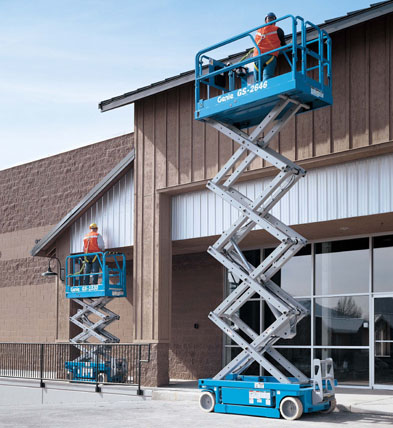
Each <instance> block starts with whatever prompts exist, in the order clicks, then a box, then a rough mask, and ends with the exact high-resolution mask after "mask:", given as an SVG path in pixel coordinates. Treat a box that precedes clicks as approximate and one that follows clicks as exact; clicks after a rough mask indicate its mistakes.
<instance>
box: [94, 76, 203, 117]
mask: <svg viewBox="0 0 393 428" xmlns="http://www.w3.org/2000/svg"><path fill="white" fill-rule="evenodd" d="M194 80H195V75H194V70H191V71H190V72H189V74H187V76H181V77H179V78H174V79H172V80H171V81H170V82H165V83H162V84H159V85H155V86H152V87H149V88H147V89H145V90H139V89H137V90H136V91H134V92H133V93H130V95H128V96H126V97H125V98H121V96H120V97H119V99H118V100H115V101H113V102H111V103H108V104H106V105H102V103H104V102H105V101H103V102H102V103H100V104H99V108H100V110H101V111H102V112H105V111H108V110H113V109H115V108H118V107H123V106H125V105H127V104H132V103H133V102H135V101H138V100H140V99H141V98H146V97H149V96H150V95H155V94H157V93H158V92H163V91H167V90H168V89H172V88H175V87H177V86H180V85H184V84H186V83H189V82H193V81H194Z"/></svg>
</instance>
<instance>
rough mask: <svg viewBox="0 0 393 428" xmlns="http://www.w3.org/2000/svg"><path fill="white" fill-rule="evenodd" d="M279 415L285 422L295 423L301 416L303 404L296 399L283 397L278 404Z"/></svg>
mask: <svg viewBox="0 0 393 428" xmlns="http://www.w3.org/2000/svg"><path fill="white" fill-rule="evenodd" d="M280 413H281V416H282V417H283V418H284V419H286V420H287V421H295V420H296V419H299V418H300V417H301V416H302V414H303V404H302V402H301V401H300V400H299V399H298V398H297V397H285V398H283V399H282V400H281V403H280Z"/></svg>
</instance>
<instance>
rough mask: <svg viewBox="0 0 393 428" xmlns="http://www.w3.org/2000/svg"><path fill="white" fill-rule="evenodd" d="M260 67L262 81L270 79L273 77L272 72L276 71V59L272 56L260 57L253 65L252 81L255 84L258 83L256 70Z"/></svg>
mask: <svg viewBox="0 0 393 428" xmlns="http://www.w3.org/2000/svg"><path fill="white" fill-rule="evenodd" d="M261 65H262V69H263V74H262V80H267V79H271V78H272V77H274V72H275V70H276V65H277V58H276V57H275V56H274V55H269V54H267V55H262V56H261V58H260V59H259V60H258V61H256V62H255V63H254V79H255V82H256V81H258V70H259V67H260V66H261Z"/></svg>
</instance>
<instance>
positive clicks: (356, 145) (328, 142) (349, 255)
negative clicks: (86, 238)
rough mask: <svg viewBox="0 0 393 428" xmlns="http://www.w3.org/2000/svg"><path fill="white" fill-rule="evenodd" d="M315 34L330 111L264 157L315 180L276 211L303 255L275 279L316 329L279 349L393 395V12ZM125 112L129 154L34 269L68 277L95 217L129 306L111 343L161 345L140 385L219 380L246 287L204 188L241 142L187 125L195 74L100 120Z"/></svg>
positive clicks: (129, 98) (384, 6) (256, 178)
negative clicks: (218, 255) (217, 314)
mask: <svg viewBox="0 0 393 428" xmlns="http://www.w3.org/2000/svg"><path fill="white" fill-rule="evenodd" d="M321 27H322V28H324V29H325V30H326V31H328V32H329V34H330V35H331V37H332V40H333V98H334V103H333V105H332V106H331V107H327V108H323V109H320V110H315V111H311V112H308V113H303V114H300V115H297V116H296V117H294V118H293V119H292V121H291V122H290V123H289V124H288V125H287V126H286V128H284V129H283V131H282V132H281V133H280V134H279V135H278V136H276V137H275V139H274V140H273V141H272V142H271V144H270V145H271V146H272V147H273V148H274V149H275V150H277V151H279V152H280V153H282V154H283V155H285V156H286V157H288V158H289V159H291V160H294V161H296V162H297V163H298V164H299V165H300V166H302V167H303V168H305V169H306V170H307V171H308V174H307V176H306V178H305V179H303V181H302V182H299V183H298V184H297V185H296V187H294V188H293V189H292V191H291V192H290V193H289V194H288V195H286V197H284V198H283V200H282V201H281V202H280V204H278V205H277V206H276V207H275V208H274V210H275V211H274V212H273V213H274V214H275V215H276V216H277V217H278V218H280V219H281V220H282V221H284V222H285V223H289V224H290V225H292V227H293V228H294V229H295V230H297V231H298V232H299V233H300V234H302V235H303V236H305V237H306V238H307V239H308V240H309V244H308V245H307V246H306V247H305V248H304V249H303V250H302V251H301V252H300V253H298V254H297V256H296V257H294V258H293V259H292V260H290V262H288V263H287V264H286V265H285V266H284V268H283V270H282V271H281V272H280V274H279V275H277V277H276V278H274V280H275V281H276V282H277V283H278V284H279V285H280V286H281V287H282V288H284V289H285V290H287V291H289V292H290V293H291V294H293V295H294V296H296V298H298V299H299V300H301V301H302V302H303V303H304V305H305V306H307V307H309V309H310V316H309V317H308V318H306V319H304V320H302V322H301V324H300V325H299V328H298V335H297V336H296V337H295V338H294V339H291V340H289V341H288V340H286V341H280V342H279V344H278V345H277V346H278V347H280V351H282V353H283V354H284V355H286V356H287V357H288V359H290V360H291V361H292V362H294V363H295V364H296V365H298V366H299V368H301V369H302V370H304V372H306V373H308V374H310V367H311V362H312V359H313V358H318V357H323V358H325V357H328V356H332V357H333V359H334V361H335V371H336V376H337V378H338V380H339V382H340V384H342V385H352V386H353V385H355V386H359V387H373V388H393V378H392V373H393V355H392V352H393V309H392V308H393V280H392V278H393V268H392V263H390V260H391V259H392V256H393V173H392V166H393V115H392V110H393V60H392V59H393V30H392V28H393V2H392V1H387V2H384V3H378V4H376V5H374V6H372V7H370V8H369V9H365V10H361V11H357V12H356V13H353V14H350V15H348V16H345V17H341V18H337V19H336V20H331V21H329V22H327V23H325V24H323V25H322V26H321ZM280 67H281V68H280ZM282 67H283V65H282V64H279V67H278V72H280V69H282ZM130 103H134V104H135V118H134V129H135V131H134V142H135V143H134V144H135V147H134V151H133V152H132V153H131V154H127V156H126V158H125V159H126V161H125V162H123V163H122V161H120V159H118V162H119V163H118V164H117V165H116V166H114V169H113V170H112V171H111V172H110V173H109V174H108V176H107V178H106V179H105V180H102V181H101V182H99V183H98V184H97V186H96V187H95V188H94V189H93V190H94V191H93V192H91V194H89V195H87V196H86V194H87V192H85V194H84V195H85V198H84V199H82V200H81V201H80V203H79V204H78V205H76V204H75V203H74V204H70V205H69V206H68V207H67V210H66V211H65V212H68V214H66V215H65V216H64V217H63V219H62V220H60V223H58V224H57V225H55V226H54V227H52V228H50V227H48V229H46V230H42V233H41V235H40V236H42V239H41V241H40V242H38V243H37V244H36V245H35V246H34V249H33V254H34V255H35V256H37V258H38V257H39V256H41V257H47V256H48V255H50V254H51V252H53V251H55V252H56V255H57V256H58V257H59V258H60V260H61V261H62V262H63V263H64V259H65V257H66V255H68V254H69V253H70V252H78V251H79V247H78V246H79V245H80V235H81V233H82V231H83V230H84V229H85V227H86V225H87V224H88V222H89V221H90V220H95V219H97V218H99V219H100V220H99V221H102V224H103V234H104V237H105V238H106V240H107V241H108V243H109V242H111V243H110V248H111V249H121V250H122V251H125V252H126V254H127V260H128V264H127V275H128V276H127V289H128V297H127V303H124V302H120V300H123V299H118V300H119V302H116V303H115V304H116V305H118V306H117V308H116V309H117V310H116V312H117V313H119V314H120V316H121V326H122V327H121V329H120V330H118V331H116V332H115V334H117V335H118V336H119V337H120V338H121V340H122V341H123V342H134V343H151V344H152V350H153V353H152V362H151V364H150V369H149V370H150V373H149V376H148V379H146V382H147V383H150V384H156V385H162V384H165V383H167V382H168V380H169V378H172V379H197V378H198V377H208V376H212V375H214V374H215V373H216V372H218V371H219V369H220V368H221V367H222V366H223V364H225V363H226V362H228V361H229V360H230V359H232V358H233V356H234V355H236V353H237V352H239V349H238V348H237V347H236V346H235V345H234V344H233V343H231V342H230V341H228V340H227V339H224V338H223V337H222V334H221V332H220V331H219V330H218V328H216V327H215V326H214V325H213V324H212V323H211V322H210V321H209V320H208V319H207V315H208V313H209V312H210V311H211V310H213V309H214V308H215V307H216V306H217V305H218V304H219V303H220V302H221V300H222V299H223V297H224V296H225V294H228V293H229V292H230V290H231V289H233V287H236V284H234V282H233V279H232V278H231V276H230V275H228V274H227V272H226V271H225V270H224V268H222V266H221V265H219V264H218V263H217V262H216V261H215V260H214V259H212V258H211V257H210V256H208V255H207V254H206V249H207V247H208V246H209V245H210V244H212V243H213V242H214V241H215V240H216V239H217V237H218V236H219V235H220V234H221V233H222V232H223V230H225V229H226V228H227V227H228V226H229V225H230V223H231V222H232V221H233V220H234V219H235V218H236V216H237V215H238V213H237V212H236V211H234V210H231V209H229V207H228V206H227V205H226V204H225V203H223V202H222V201H221V200H216V199H215V197H214V195H213V194H209V193H208V192H207V190H205V186H206V183H207V181H208V180H209V179H211V178H212V177H213V176H214V175H215V174H216V173H217V172H218V170H219V169H220V168H221V167H222V166H223V164H224V163H225V162H226V160H227V159H228V158H229V157H230V156H231V155H232V153H233V151H234V149H235V148H236V147H235V143H234V142H233V141H231V140H230V139H229V138H227V137H224V136H222V135H220V134H219V133H218V132H217V131H215V130H214V129H212V128H210V127H209V126H207V125H206V124H204V123H201V122H197V121H195V120H194V119H193V116H194V84H193V73H192V72H189V73H183V74H182V75H180V76H176V77H174V78H171V79H167V80H166V81H163V82H158V83H156V84H154V85H151V86H149V87H145V88H142V89H140V90H136V91H134V92H131V93H128V94H124V95H122V96H119V97H115V98H113V99H111V100H106V101H103V102H102V103H101V104H100V108H101V110H102V111H107V110H110V109H113V108H119V107H121V106H123V105H126V104H130ZM107 144H108V147H110V145H111V144H112V143H111V142H108V143H107ZM129 149H130V152H131V146H130V147H129ZM273 175H274V170H273V168H272V167H271V166H269V165H267V164H264V163H262V162H261V161H255V162H254V163H253V164H252V166H251V168H249V170H248V171H247V172H246V174H245V180H244V181H242V182H241V183H239V187H242V191H243V193H246V194H250V195H252V196H253V195H254V194H255V193H256V192H258V191H260V190H261V189H263V188H264V186H266V183H268V182H269V180H271V177H272V176H273ZM130 196H132V198H130ZM81 198H82V196H81V197H80V198H79V199H81ZM54 224H55V222H53V223H52V225H54ZM46 232H48V233H47V234H46V235H45V233H46ZM276 245H277V243H276V242H274V240H272V238H271V237H270V236H269V235H268V234H266V233H265V232H264V231H262V230H257V229H256V230H253V231H252V233H251V234H250V235H249V236H248V237H247V238H246V239H245V240H244V242H243V248H242V249H244V250H246V251H247V257H249V259H250V260H254V261H258V260H263V258H265V257H267V256H268V255H269V253H270V252H271V249H272V248H273V247H275V246H276ZM33 260H35V259H33ZM38 260H39V259H38ZM37 263H38V262H37ZM59 287H60V288H61V284H60V285H59ZM6 298H7V299H8V301H9V300H10V297H8V296H7V297H6ZM64 300H65V299H64V296H61V293H58V301H59V302H63V303H61V304H59V307H61V308H63V309H62V312H61V311H60V312H58V313H57V314H53V319H54V320H56V323H59V322H60V321H59V320H60V319H62V320H63V321H61V322H62V323H63V324H62V325H63V327H62V328H63V330H62V331H63V332H64V334H63V335H62V336H61V338H62V339H69V335H70V334H71V333H70V331H69V324H68V322H67V321H66V320H68V318H67V316H68V315H69V313H72V311H73V310H74V309H73V308H72V307H67V306H66V305H65V303H64ZM35 316H36V315H35ZM240 316H241V317H242V318H243V319H245V320H246V321H247V323H248V324H250V325H252V326H253V328H254V329H255V331H261V330H263V329H264V326H265V325H268V324H269V323H270V320H271V316H272V315H271V313H270V312H269V309H268V308H267V307H265V303H264V302H263V301H262V300H261V299H260V298H255V299H253V300H252V301H250V302H248V303H247V305H246V306H245V307H244V308H242V310H241V312H240ZM67 328H68V330H67ZM114 328H115V327H114ZM67 334H68V337H67ZM12 337H18V334H17V333H15V334H14V335H12ZM49 339H51V337H50V338H49ZM41 340H43V339H41ZM249 370H251V371H253V372H254V373H258V372H259V368H258V367H255V366H252V367H251V368H250V369H249Z"/></svg>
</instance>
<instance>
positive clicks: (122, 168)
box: [31, 149, 135, 257]
mask: <svg viewBox="0 0 393 428" xmlns="http://www.w3.org/2000/svg"><path fill="white" fill-rule="evenodd" d="M134 159H135V149H133V150H132V151H131V152H130V153H129V154H128V155H127V156H125V157H124V158H123V159H122V160H121V161H120V162H119V163H118V164H117V165H116V166H115V167H114V168H113V169H112V170H111V171H110V172H109V173H108V174H107V175H106V176H105V177H104V178H103V179H102V180H101V181H100V182H99V183H98V184H97V185H96V186H95V187H93V189H91V190H90V192H89V193H88V194H87V195H86V196H85V197H84V198H83V199H82V200H81V201H80V202H79V203H78V204H77V205H76V206H75V207H74V208H73V209H72V210H71V211H70V212H69V213H67V214H66V215H65V216H64V217H63V218H62V219H61V220H60V222H59V223H58V224H57V225H56V226H55V227H54V228H53V229H52V230H51V231H50V232H49V233H48V234H47V235H45V236H44V237H43V238H42V239H41V240H40V241H39V242H38V243H37V244H36V245H35V246H34V247H33V248H32V250H31V255H32V256H43V257H46V255H47V251H48V250H50V249H51V248H52V247H53V245H54V243H55V242H56V239H57V238H58V237H59V236H60V235H61V234H62V233H63V232H64V231H65V230H66V229H67V228H68V227H69V226H70V225H71V224H72V223H73V222H74V221H75V220H76V219H77V218H78V217H80V216H81V215H82V214H83V213H84V212H85V211H86V210H87V209H88V208H89V207H90V206H91V205H92V204H93V203H95V201H96V200H97V199H98V198H99V197H101V195H102V194H103V193H104V192H105V191H106V190H107V189H108V188H109V187H110V186H111V185H113V184H114V183H115V182H116V181H117V180H118V179H120V177H122V176H123V175H124V174H125V173H126V172H127V171H128V170H129V168H130V167H131V165H132V162H133V161H134Z"/></svg>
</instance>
